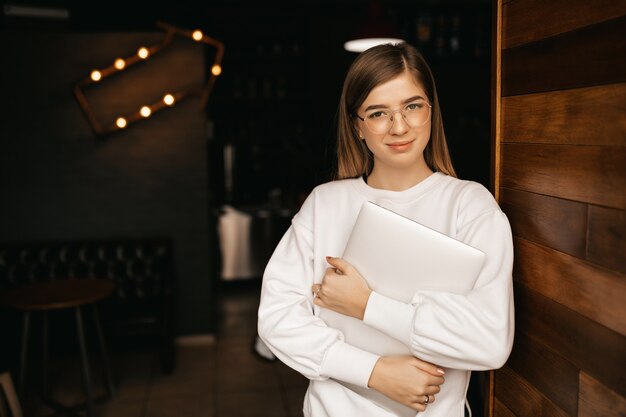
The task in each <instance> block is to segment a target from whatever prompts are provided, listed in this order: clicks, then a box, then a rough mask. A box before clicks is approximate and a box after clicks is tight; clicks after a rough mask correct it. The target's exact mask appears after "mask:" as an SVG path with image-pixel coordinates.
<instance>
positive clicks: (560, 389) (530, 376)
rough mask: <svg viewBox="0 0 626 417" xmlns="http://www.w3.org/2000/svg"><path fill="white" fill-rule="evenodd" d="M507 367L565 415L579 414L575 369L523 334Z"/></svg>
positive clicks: (518, 338)
mask: <svg viewBox="0 0 626 417" xmlns="http://www.w3.org/2000/svg"><path fill="white" fill-rule="evenodd" d="M507 365H508V366H509V367H510V368H511V369H512V370H514V371H515V372H516V373H517V374H518V375H520V376H521V377H523V378H524V379H525V380H526V381H528V382H529V383H530V384H532V385H533V386H534V387H535V388H537V389H538V390H539V392H541V393H542V395H543V396H545V397H546V398H548V399H549V400H551V401H552V402H553V403H554V404H556V405H557V406H558V407H559V408H561V409H562V410H563V411H565V412H566V413H567V414H569V415H572V416H575V415H576V413H577V410H578V374H579V371H578V368H577V367H575V366H574V365H573V364H572V363H571V362H569V361H567V360H566V359H564V358H563V357H562V356H560V355H559V354H557V353H556V352H554V351H553V350H551V349H549V348H548V347H546V346H544V345H542V344H540V343H538V342H536V341H534V340H533V339H531V338H529V337H528V336H526V335H524V334H519V333H518V334H517V335H516V336H515V345H514V346H513V351H512V352H511V357H510V358H509V360H508V361H507Z"/></svg>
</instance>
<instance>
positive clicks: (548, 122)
mask: <svg viewBox="0 0 626 417" xmlns="http://www.w3.org/2000/svg"><path fill="white" fill-rule="evenodd" d="M546 3H549V2H546ZM623 3H624V4H626V2H623ZM625 114H626V83H621V84H609V85H603V86H599V87H589V88H577V89H573V90H566V91H554V92H549V93H542V94H529V95H522V96H513V97H505V98H504V99H503V100H502V132H503V133H502V141H503V142H527V143H554V144H564V145H606V146H626V117H624V115H625Z"/></svg>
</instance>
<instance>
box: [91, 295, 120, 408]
mask: <svg viewBox="0 0 626 417" xmlns="http://www.w3.org/2000/svg"><path fill="white" fill-rule="evenodd" d="M92 307H93V319H94V321H95V322H96V332H97V334H98V344H99V345H100V355H102V363H103V365H104V378H105V382H106V385H107V387H108V391H109V396H113V395H115V385H114V384H113V376H112V375H111V362H110V361H109V355H108V354H107V350H106V345H105V344H104V334H103V333H102V326H101V325H100V315H99V314H98V307H97V306H96V303H93V304H92Z"/></svg>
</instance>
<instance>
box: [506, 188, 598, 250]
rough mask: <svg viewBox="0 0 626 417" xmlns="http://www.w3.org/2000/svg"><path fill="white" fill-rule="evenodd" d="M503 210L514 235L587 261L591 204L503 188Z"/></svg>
mask: <svg viewBox="0 0 626 417" xmlns="http://www.w3.org/2000/svg"><path fill="white" fill-rule="evenodd" d="M500 206H501V207H502V210H503V211H504V212H505V213H506V215H507V217H508V218H509V222H510V223H511V229H512V231H513V235H515V236H519V237H522V238H524V239H526V240H531V241H533V242H537V243H541V244H543V245H545V246H549V247H551V248H554V249H557V250H559V251H561V252H565V253H569V254H571V255H575V256H577V257H579V258H584V257H585V249H586V239H587V204H583V203H578V202H576V201H571V200H563V199H561V198H554V197H550V196H546V195H541V194H535V193H528V192H524V191H518V190H513V189H510V188H501V189H500Z"/></svg>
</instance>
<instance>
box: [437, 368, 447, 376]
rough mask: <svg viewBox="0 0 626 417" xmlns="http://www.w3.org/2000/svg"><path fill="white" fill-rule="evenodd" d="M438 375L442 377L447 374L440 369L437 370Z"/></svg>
mask: <svg viewBox="0 0 626 417" xmlns="http://www.w3.org/2000/svg"><path fill="white" fill-rule="evenodd" d="M437 373H438V374H440V375H443V374H445V373H446V371H444V370H443V369H441V368H439V369H437Z"/></svg>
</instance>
